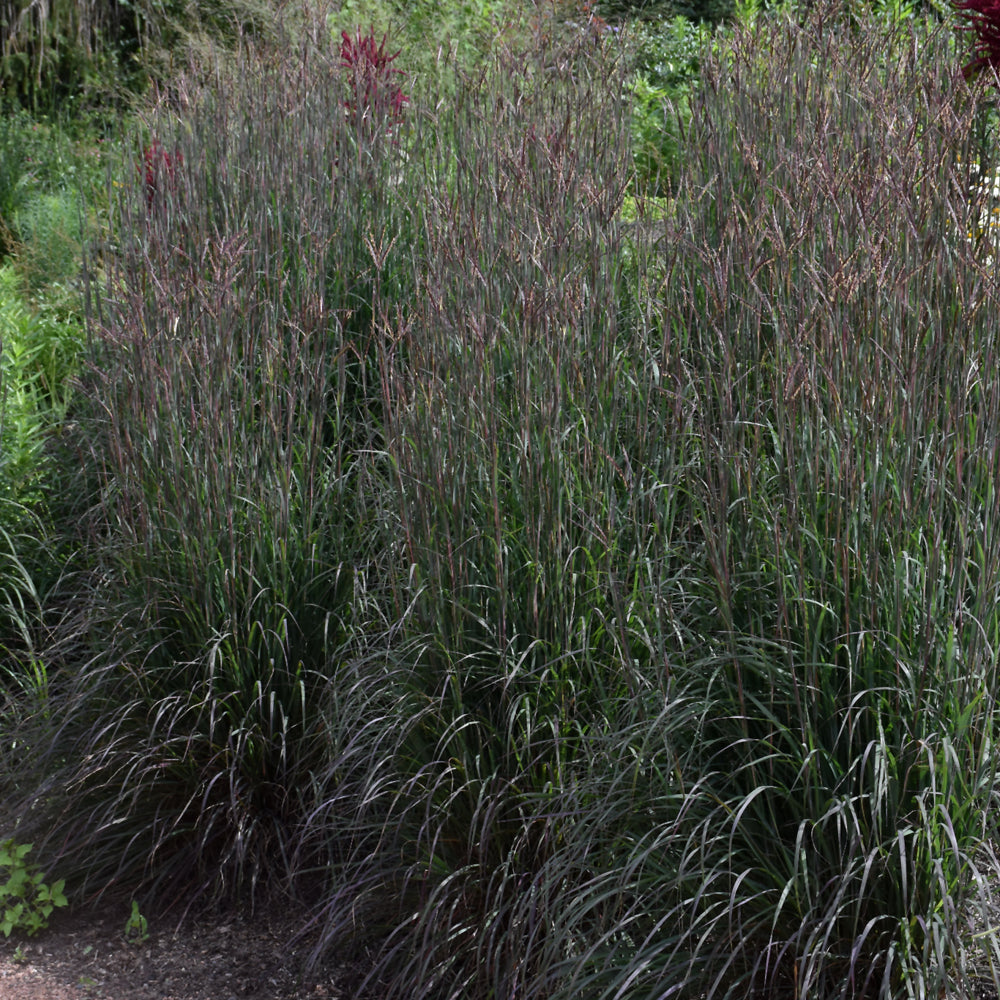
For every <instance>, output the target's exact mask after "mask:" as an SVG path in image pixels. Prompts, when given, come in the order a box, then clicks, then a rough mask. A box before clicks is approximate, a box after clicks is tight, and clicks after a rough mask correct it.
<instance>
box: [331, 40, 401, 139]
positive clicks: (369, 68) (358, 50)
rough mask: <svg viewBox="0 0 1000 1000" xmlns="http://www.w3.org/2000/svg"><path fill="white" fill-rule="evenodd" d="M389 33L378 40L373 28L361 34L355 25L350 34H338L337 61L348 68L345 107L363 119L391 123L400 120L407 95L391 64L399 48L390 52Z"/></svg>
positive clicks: (398, 73) (398, 72) (396, 70)
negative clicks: (347, 92)
mask: <svg viewBox="0 0 1000 1000" xmlns="http://www.w3.org/2000/svg"><path fill="white" fill-rule="evenodd" d="M388 40H389V39H388V35H383V36H382V40H381V41H378V40H377V39H376V37H375V29H374V28H369V30H368V34H367V35H366V34H363V33H362V31H361V29H360V28H358V29H357V30H356V31H355V33H354V35H353V36H352V35H351V34H349V33H348V32H346V31H345V32H343V33H342V34H341V43H340V65H341V66H342V67H343V68H344V69H345V70H347V71H348V73H349V74H350V75H349V79H348V86H349V90H350V97H349V98H348V99H347V100H346V101H345V102H344V105H345V106H346V108H347V110H348V111H349V112H350V113H351V114H353V115H355V116H358V117H359V118H360V119H361V120H363V121H371V120H373V119H374V120H376V121H383V122H387V123H388V124H389V125H390V126H391V125H394V124H396V123H398V122H399V121H401V120H402V114H403V108H404V107H405V106H406V103H407V98H406V95H405V94H404V93H403V90H402V88H401V87H400V86H399V84H398V83H397V82H396V77H397V76H400V75H402V74H401V71H400V70H398V69H396V67H395V66H393V65H392V63H393V61H394V60H395V59H396V57H397V56H398V55H399V50H398V49H397V50H396V51H395V52H389V50H388Z"/></svg>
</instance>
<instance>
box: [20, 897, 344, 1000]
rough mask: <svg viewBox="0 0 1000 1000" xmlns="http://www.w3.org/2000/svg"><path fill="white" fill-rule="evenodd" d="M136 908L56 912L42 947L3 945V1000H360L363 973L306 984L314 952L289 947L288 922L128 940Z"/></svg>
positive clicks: (198, 927) (158, 931)
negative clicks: (304, 969) (304, 971)
mask: <svg viewBox="0 0 1000 1000" xmlns="http://www.w3.org/2000/svg"><path fill="white" fill-rule="evenodd" d="M128 916H129V909H128V908H123V907H121V906H115V907H108V908H106V909H104V910H101V911H100V912H98V913H94V912H78V913H72V914H66V913H56V914H54V915H53V917H52V922H51V926H50V928H49V929H48V930H46V931H43V932H42V933H41V934H39V935H37V936H36V937H35V938H27V939H26V938H20V939H15V938H13V937H12V938H11V939H10V940H9V941H7V940H4V938H2V937H0V1000H354V998H356V997H358V996H359V993H358V984H359V982H360V980H361V978H362V975H361V969H360V968H359V967H354V966H350V965H341V966H335V967H326V968H324V969H321V970H319V971H317V972H315V973H313V974H312V975H309V976H306V977H300V975H299V971H300V968H301V965H302V960H303V957H304V955H305V953H306V949H307V946H306V945H303V946H301V947H299V948H295V949H292V948H289V947H288V945H287V942H288V940H289V938H290V937H291V934H292V932H293V931H294V930H295V928H296V924H295V921H294V916H293V915H291V914H288V913H273V912H261V911H260V910H258V911H257V912H256V913H255V914H254V915H253V917H249V916H244V915H240V914H237V913H233V914H228V915H227V916H225V917H223V918H215V919H206V918H200V919H198V920H197V921H189V922H186V923H185V924H184V925H183V926H182V927H181V928H180V929H178V928H177V926H176V919H172V920H164V921H163V922H162V923H161V922H160V921H157V920H155V919H153V918H152V917H150V918H149V922H148V933H149V937H148V939H147V940H146V941H144V942H141V943H130V942H129V941H128V940H127V939H126V937H125V926H126V923H127V920H128Z"/></svg>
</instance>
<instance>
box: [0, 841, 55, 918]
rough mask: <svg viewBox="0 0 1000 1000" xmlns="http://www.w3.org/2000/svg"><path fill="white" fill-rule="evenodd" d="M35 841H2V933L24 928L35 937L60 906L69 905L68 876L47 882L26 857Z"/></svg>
mask: <svg viewBox="0 0 1000 1000" xmlns="http://www.w3.org/2000/svg"><path fill="white" fill-rule="evenodd" d="M31 848H32V845H31V844H18V843H16V842H15V841H13V840H5V841H3V842H2V843H0V878H3V876H5V875H6V877H7V881H6V882H3V883H0V933H3V936H4V937H10V935H11V934H12V933H13V932H14V931H20V932H23V933H24V934H27V935H28V937H33V936H34V935H35V934H37V933H38V932H39V931H43V930H45V929H46V928H47V927H48V926H49V917H50V916H51V915H52V911H53V910H55V909H56V907H60V906H66V905H68V900H67V899H66V897H65V895H63V889H64V888H65V886H66V881H65V879H59V881H58V882H53V883H52V885H51V886H50V885H47V884H46V883H45V882H44V881H42V880H43V878H44V877H45V876H44V875H43V874H42V872H41V871H40V870H39V868H38V866H37V865H34V864H30V863H29V862H27V861H25V858H26V857H27V856H28V854H29V853H30V852H31Z"/></svg>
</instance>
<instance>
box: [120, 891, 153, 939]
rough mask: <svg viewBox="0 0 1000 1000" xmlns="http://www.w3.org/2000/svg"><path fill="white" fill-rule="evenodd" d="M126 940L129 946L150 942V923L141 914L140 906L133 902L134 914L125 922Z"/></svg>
mask: <svg viewBox="0 0 1000 1000" xmlns="http://www.w3.org/2000/svg"><path fill="white" fill-rule="evenodd" d="M125 940H126V941H128V943H129V944H142V943H143V942H144V941H148V940H149V922H148V921H147V920H146V918H145V917H144V916H143V915H142V914H141V913H140V912H139V904H138V903H137V902H136V901H135V900H134V899H133V900H132V913H131V914H130V915H129V918H128V920H126V921H125Z"/></svg>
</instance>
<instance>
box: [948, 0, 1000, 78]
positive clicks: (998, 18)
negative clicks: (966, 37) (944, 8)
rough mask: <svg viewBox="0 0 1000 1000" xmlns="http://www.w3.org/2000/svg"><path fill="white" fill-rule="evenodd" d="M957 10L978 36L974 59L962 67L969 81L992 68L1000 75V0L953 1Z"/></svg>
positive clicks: (969, 28) (968, 26) (970, 29)
mask: <svg viewBox="0 0 1000 1000" xmlns="http://www.w3.org/2000/svg"><path fill="white" fill-rule="evenodd" d="M952 3H953V5H954V7H955V10H956V11H958V14H959V16H960V17H961V18H963V20H965V22H966V29H967V30H969V31H971V32H973V33H974V34H975V36H976V44H975V48H974V49H973V56H974V58H973V59H972V60H971V61H970V62H968V63H966V64H965V66H963V67H962V72H963V73H964V74H965V78H966V79H969V78H970V77H972V76H974V75H975V74H976V73H979V72H980V71H981V70H984V69H986V68H987V67H991V68H992V69H993V70H994V72H996V73H1000V0H952Z"/></svg>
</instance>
